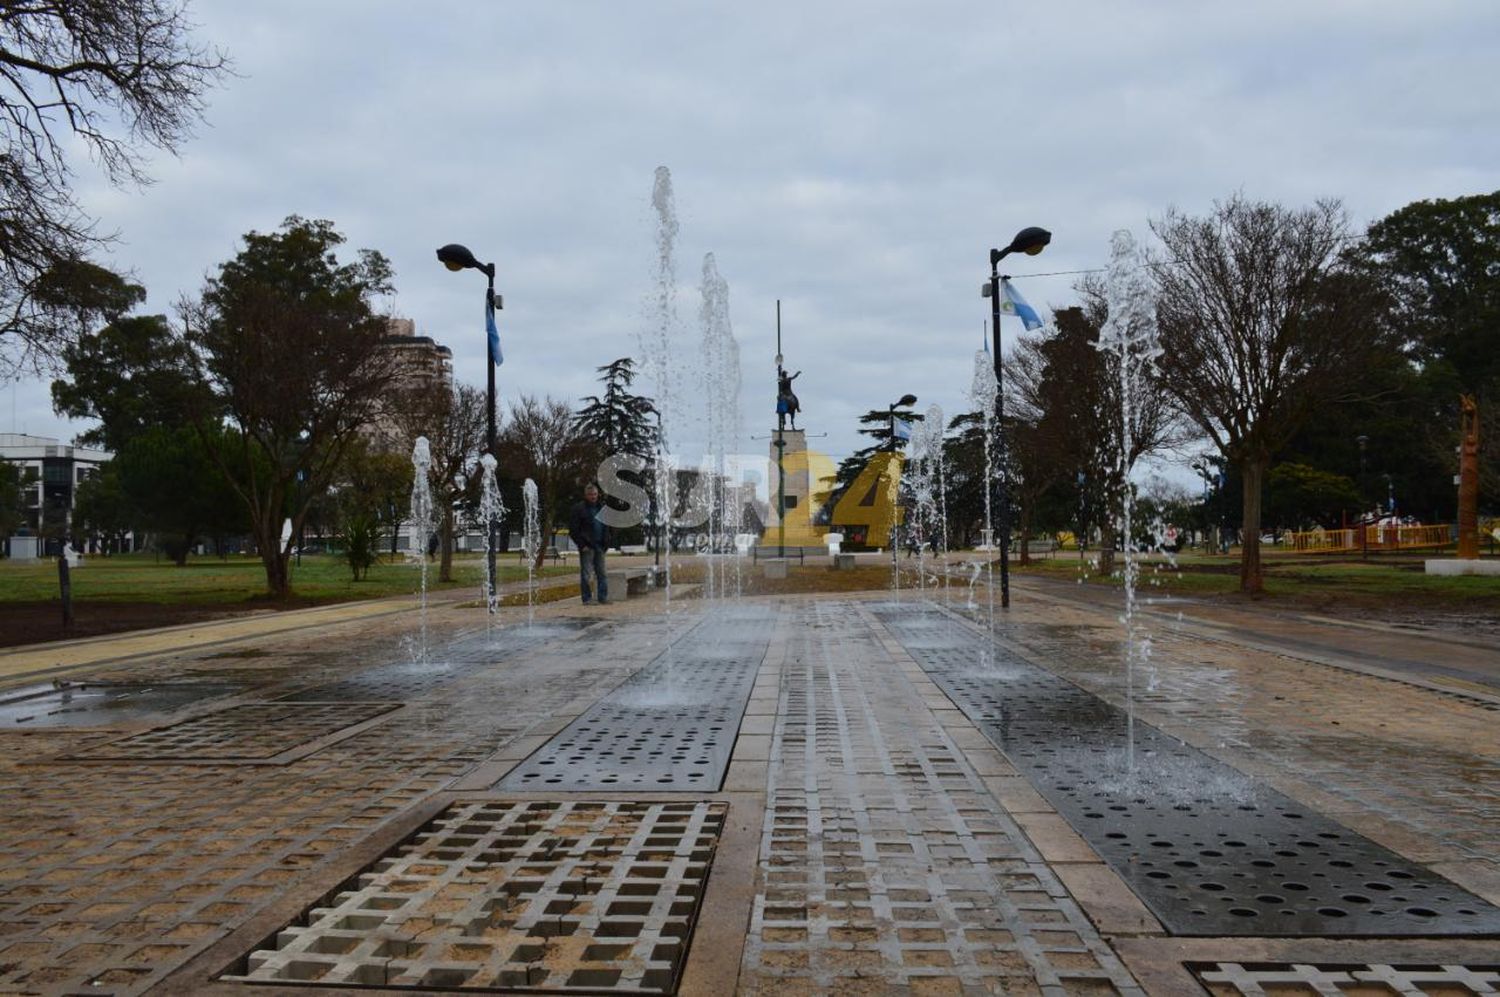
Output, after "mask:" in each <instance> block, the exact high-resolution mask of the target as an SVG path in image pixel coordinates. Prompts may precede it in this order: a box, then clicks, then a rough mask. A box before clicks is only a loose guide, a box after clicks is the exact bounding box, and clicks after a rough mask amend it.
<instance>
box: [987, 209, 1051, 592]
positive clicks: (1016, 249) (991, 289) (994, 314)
mask: <svg viewBox="0 0 1500 997" xmlns="http://www.w3.org/2000/svg"><path fill="white" fill-rule="evenodd" d="M1051 241H1052V233H1051V232H1048V231H1047V230H1046V229H1044V228H1037V227H1036V226H1031V227H1030V228H1023V229H1022V230H1021V231H1019V232H1017V233H1016V237H1015V238H1014V239H1012V240H1011V241H1010V245H1009V246H1006V247H1005V248H1004V249H991V250H990V282H989V286H988V287H987V288H986V289H985V296H986V297H987V298H989V299H990V335H991V337H993V342H994V353H993V356H994V363H995V442H996V444H997V450H998V451H999V453H998V455H997V456H998V459H999V463H1000V468H999V473H998V474H997V475H996V476H995V504H996V505H997V506H998V507H999V512H1000V608H1002V609H1009V608H1010V489H1009V483H1010V482H1009V479H1010V470H1009V468H1008V466H1007V463H1008V462H1007V460H1006V441H1005V392H1004V390H1003V385H1004V380H1003V374H1002V371H1001V361H1000V280H1001V276H1000V261H1001V260H1003V259H1005V257H1007V256H1009V255H1010V254H1011V253H1025V254H1026V255H1027V256H1035V255H1036V254H1037V253H1040V252H1041V251H1042V250H1043V249H1045V248H1046V247H1047V244H1048V243H1050V242H1051ZM1007 279H1008V278H1007Z"/></svg>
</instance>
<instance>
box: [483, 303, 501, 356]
mask: <svg viewBox="0 0 1500 997" xmlns="http://www.w3.org/2000/svg"><path fill="white" fill-rule="evenodd" d="M484 331H485V332H486V333H487V334H488V335H489V338H490V363H492V364H494V365H495V366H496V367H498V366H500V365H501V364H503V363H505V356H504V354H502V353H501V352H500V330H499V329H496V328H495V299H494V298H493V297H491V296H488V295H486V296H485V299H484Z"/></svg>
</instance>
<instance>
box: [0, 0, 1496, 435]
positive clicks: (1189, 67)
mask: <svg viewBox="0 0 1500 997" xmlns="http://www.w3.org/2000/svg"><path fill="white" fill-rule="evenodd" d="M193 11H194V13H195V15H196V17H197V18H198V20H199V21H200V22H201V23H202V25H203V27H202V31H201V35H202V37H203V38H204V39H207V40H211V41H214V42H216V43H218V44H221V45H223V46H224V47H226V48H227V49H228V50H229V51H230V52H231V54H232V55H233V56H234V58H235V59H236V62H237V66H238V69H239V71H240V73H241V74H242V76H241V78H240V79H237V80H233V81H231V82H230V83H229V85H228V86H227V88H226V89H225V90H224V91H222V92H221V93H219V94H218V95H217V96H216V97H215V99H214V101H213V105H212V107H211V109H210V112H209V120H210V124H209V126H208V127H205V128H204V129H202V131H201V134H200V135H199V136H198V137H197V138H196V139H195V140H194V141H193V142H192V143H190V144H189V145H188V146H187V147H186V148H185V149H184V151H183V155H182V157H181V158H180V159H178V160H171V159H163V160H161V161H159V162H157V163H156V165H155V168H154V170H155V175H156V177H157V179H158V182H157V183H156V184H155V185H154V186H153V187H151V188H149V189H148V190H146V191H144V192H134V191H125V192H118V191H112V190H109V189H107V188H105V187H102V186H100V185H99V184H98V183H97V181H96V180H93V179H92V178H91V177H90V174H89V172H88V167H87V166H84V167H83V169H82V170H81V172H82V174H83V176H84V177H85V180H86V186H85V189H84V197H85V201H86V203H87V205H88V207H89V208H90V210H92V211H94V212H96V213H97V214H98V215H99V216H100V218H101V219H102V221H103V224H104V226H105V227H107V228H113V229H118V230H120V231H121V233H122V236H123V241H122V243H121V245H120V246H119V248H118V251H117V253H116V256H115V260H114V262H115V263H116V264H117V265H119V266H121V267H126V268H130V269H133V270H134V271H135V272H136V273H137V274H138V276H139V277H140V278H141V279H142V280H143V281H144V282H145V283H146V284H147V287H148V289H149V291H150V292H151V300H150V302H149V307H151V308H152V309H155V310H166V309H168V308H169V307H170V305H171V303H172V302H173V301H174V300H175V299H176V298H177V297H178V296H179V295H180V294H183V293H191V292H193V291H195V290H196V289H197V288H198V286H199V285H200V284H201V281H202V277H203V274H204V272H205V270H207V269H209V268H211V267H212V266H213V265H214V264H215V263H217V262H219V261H222V260H224V259H226V258H227V257H228V256H230V255H231V254H232V253H233V252H234V251H235V247H236V241H237V239H238V237H239V236H240V235H241V234H242V233H243V232H245V231H246V230H248V229H251V228H256V229H261V230H267V229H270V228H273V227H275V226H276V225H277V224H278V223H279V222H280V220H281V219H282V218H283V217H284V216H285V215H287V214H290V213H292V212H297V213H300V214H304V215H309V216H315V217H327V218H331V219H333V220H334V221H335V222H336V223H337V224H338V225H339V227H340V228H341V229H342V230H343V231H344V232H345V233H346V234H347V235H348V236H349V242H350V246H351V247H365V246H368V247H372V248H378V249H380V250H382V251H383V252H385V253H386V254H387V255H389V256H390V257H391V259H392V260H393V262H394V263H395V266H396V271H397V286H398V289H399V293H398V294H397V296H396V297H395V299H394V301H393V302H392V305H393V307H394V308H395V309H396V310H397V311H398V312H399V313H401V314H403V315H406V316H409V317H411V318H414V319H416V320H417V322H418V325H419V326H420V327H421V329H422V331H424V332H426V333H428V334H430V335H433V336H436V337H437V338H438V339H440V340H442V341H444V342H446V343H447V344H448V345H449V346H451V347H452V348H453V350H454V354H455V361H456V370H457V373H458V375H459V376H460V377H461V378H462V379H464V380H468V381H471V382H473V383H483V356H484V352H483V336H482V331H481V329H482V326H481V323H480V315H479V310H480V304H481V293H482V285H481V282H480V280H479V278H477V277H475V276H474V275H472V274H460V275H453V274H449V273H448V272H446V271H444V270H442V269H441V268H439V267H438V266H437V264H436V263H435V261H434V259H433V256H432V250H433V248H434V247H436V246H438V245H440V244H442V243H445V242H449V241H461V242H465V243H467V244H468V245H470V246H471V247H472V248H473V249H474V250H475V251H476V252H477V253H479V254H480V255H481V256H482V257H485V258H492V259H494V260H495V261H496V262H497V264H498V265H499V268H500V274H501V276H500V284H501V286H502V289H503V290H504V292H505V294H506V300H507V309H506V311H505V313H504V315H503V318H502V325H503V336H504V339H505V342H506V356H507V362H506V364H505V365H504V367H502V368H501V370H500V375H499V383H500V387H501V391H502V394H503V395H505V396H507V397H513V396H514V395H515V394H516V393H517V392H519V391H528V392H535V393H551V394H555V395H559V396H562V397H566V398H570V399H576V398H577V397H578V396H580V395H582V394H585V393H588V392H590V391H592V390H593V377H594V374H593V368H594V367H595V366H597V365H600V364H603V363H605V362H607V361H609V360H611V359H613V358H614V357H616V356H620V355H623V354H626V353H634V352H635V351H636V343H637V340H636V335H637V332H638V330H639V329H640V328H641V326H642V324H643V316H644V299H645V297H646V295H647V293H648V291H649V280H650V269H651V263H652V248H651V227H650V226H651V218H650V201H649V199H650V190H651V181H652V170H653V169H654V168H655V167H656V166H657V165H658V164H662V163H665V164H667V165H669V166H670V167H671V168H672V171H673V175H674V180H675V182H676V189H677V199H678V208H679V212H680V215H681V220H682V236H681V252H680V255H679V271H678V278H679V281H680V283H681V284H682V286H683V288H684V293H683V297H682V300H681V302H680V314H681V316H682V318H683V319H684V321H685V323H688V324H689V325H690V326H691V325H692V323H693V319H694V316H695V315H696V310H697V308H696V304H697V303H696V296H695V293H694V291H693V289H694V288H695V287H696V283H697V275H698V268H699V264H700V261H701V258H702V255H703V253H704V252H707V251H710V250H712V251H713V252H715V254H716V256H717V259H718V264H719V268H720V271H721V272H722V273H723V275H724V276H725V278H726V279H727V280H728V281H729V285H730V294H731V298H730V301H731V308H732V317H733V320H734V327H735V331H736V333H737V335H738V338H739V341H740V345H741V356H742V359H743V363H744V369H745V384H744V387H743V391H742V397H743V400H744V406H745V423H744V430H743V432H744V434H745V435H746V436H749V435H752V434H759V435H763V434H764V433H765V431H766V429H768V428H769V427H770V426H771V425H772V418H773V417H772V411H773V410H772V401H773V394H774V384H773V381H772V374H773V368H772V362H771V358H772V355H773V353H774V314H775V313H774V302H775V299H776V298H778V297H779V298H781V299H783V302H784V304H783V308H784V314H785V324H786V331H787V346H786V352H787V358H788V363H789V364H790V365H792V366H793V367H794V368H801V369H803V370H805V371H806V374H805V375H804V376H803V378H802V380H800V381H799V382H798V389H799V394H800V395H801V396H802V399H803V401H804V405H805V412H806V422H807V424H808V426H809V428H810V429H812V430H813V431H817V432H824V431H826V432H827V433H828V434H829V435H828V437H827V438H826V440H825V441H824V442H826V443H827V445H828V449H829V450H830V451H831V452H833V453H835V454H838V455H842V454H844V453H847V452H849V451H850V450H852V449H854V448H855V447H856V446H858V445H859V442H858V437H857V436H856V434H855V432H854V429H855V426H854V418H855V416H856V415H857V414H858V413H859V412H861V411H864V410H865V409H868V408H872V407H877V406H883V405H884V404H885V403H886V402H888V401H890V400H892V399H894V398H895V397H898V396H899V395H900V394H902V393H903V392H906V391H912V392H915V393H916V394H917V395H919V396H920V397H921V399H922V405H923V407H924V408H925V406H926V405H927V404H928V403H929V402H934V401H935V402H938V403H940V404H941V405H942V406H943V407H944V409H945V410H946V411H947V412H948V413H949V414H950V415H951V414H953V413H956V412H958V411H961V410H962V408H963V392H964V389H965V388H966V386H967V384H968V380H969V371H970V361H971V357H972V354H973V351H974V350H975V349H976V348H978V347H979V345H980V342H981V339H980V335H981V328H982V323H983V321H984V319H985V317H986V315H987V306H986V303H985V302H984V301H983V300H982V299H981V298H980V297H979V294H978V288H979V283H980V281H981V280H982V279H983V277H984V276H985V275H986V273H987V262H986V252H987V250H988V248H989V247H990V246H991V245H997V244H1003V243H1004V242H1005V241H1007V240H1008V239H1009V237H1010V235H1011V234H1013V233H1014V231H1015V230H1016V229H1018V228H1020V227H1022V226H1024V225H1029V224H1042V225H1045V226H1047V227H1048V228H1050V229H1052V230H1053V231H1054V233H1055V241H1054V244H1053V246H1052V247H1051V248H1049V250H1048V252H1047V253H1046V254H1045V255H1043V256H1041V257H1037V258H1035V259H1027V260H1024V261H1020V262H1017V263H1016V264H1015V266H1014V268H1013V272H1014V273H1015V274H1016V275H1017V278H1018V284H1019V286H1020V287H1021V288H1022V289H1023V291H1024V292H1025V293H1026V294H1027V296H1028V297H1029V298H1030V299H1031V301H1032V302H1033V304H1036V305H1038V306H1043V305H1048V304H1051V305H1063V304H1066V303H1068V302H1069V301H1070V300H1071V298H1072V294H1071V289H1070V288H1071V281H1072V279H1073V278H1071V277H1033V278H1030V279H1027V278H1026V277H1025V274H1026V273H1027V272H1028V271H1029V272H1031V273H1033V274H1035V273H1041V272H1047V271H1056V270H1074V269H1079V268H1083V267H1089V266H1099V265H1102V263H1103V262H1104V260H1105V257H1106V254H1107V240H1108V236H1109V233H1110V231H1111V230H1113V229H1115V228H1117V227H1122V226H1123V227H1130V228H1133V229H1134V230H1135V231H1136V232H1137V233H1138V234H1139V235H1141V236H1142V237H1144V236H1145V229H1146V219H1147V218H1148V217H1149V216H1151V215H1154V214H1157V213H1159V212H1160V211H1161V210H1163V209H1164V208H1165V207H1166V206H1167V205H1169V204H1176V205H1178V206H1180V207H1182V208H1183V209H1184V210H1188V211H1202V210H1204V209H1206V208H1207V207H1208V206H1209V204H1210V203H1211V202H1212V200H1213V199H1214V198H1216V197H1222V196H1223V195H1225V194H1227V193H1228V192H1230V191H1232V190H1235V189H1239V188H1243V189H1244V190H1245V191H1246V193H1247V194H1249V195H1251V196H1255V197H1264V198H1274V199H1281V200H1285V201H1287V202H1290V203H1302V202H1306V201H1308V200H1311V199H1312V198H1315V197H1319V196H1324V195H1335V196H1341V197H1343V198H1344V199H1345V200H1346V202H1347V204H1348V205H1349V208H1350V211H1351V214H1352V215H1353V217H1354V218H1355V219H1356V221H1358V222H1364V221H1367V220H1370V219H1373V218H1376V217H1379V216H1381V215H1383V214H1385V213H1386V212H1388V211H1390V210H1393V209H1394V208H1397V207H1399V206H1401V205H1402V204H1405V203H1407V202H1409V201H1411V200H1414V199H1418V198H1424V197H1439V196H1456V195H1460V194H1465V193H1473V192H1477V191H1483V190H1492V189H1495V188H1496V187H1500V166H1497V164H1500V138H1497V136H1500V128H1497V125H1500V120H1497V117H1500V115H1497V106H1496V98H1495V95H1494V87H1493V79H1494V72H1493V53H1494V52H1495V51H1496V50H1497V48H1500V46H1497V42H1500V8H1496V7H1494V6H1492V5H1484V4H1477V3H1461V2H1435V3H1427V4H1422V5H1412V4H1401V3H1395V2H1361V3H1354V2H1333V3H1324V4H1307V3H1291V2H1286V0H1276V2H1271V3H1262V4H1254V5H1240V6H1237V7H1233V8H1231V7H1227V6H1224V5H1217V4H1202V3H1192V2H1185V0H1174V2H1166V3H1156V4H1150V5H1144V4H1117V3H1107V2H1102V0H1101V2H1088V3H1082V2H1080V3H1062V4H1051V5H1037V4H1020V3H1006V4H995V3H984V4H981V3H952V2H937V3H928V4H921V5H916V4H901V3H868V2H863V3H823V4H815V5H804V4H792V3H770V4H757V5H737V6H734V7H730V6H728V5H710V4H701V3H688V2H680V3H646V4H610V3H603V2H596V3H568V4H548V5H537V4H522V3H498V2H497V3H488V4H470V5H467V6H465V7H457V6H451V5H439V6H435V7H434V6H431V5H427V6H421V7H417V6H414V5H409V4H399V3H395V2H380V3H372V2H358V3H356V2H352V0H346V2H341V3H330V2H322V3H318V4H305V3H294V2H290V0H284V2H261V3H255V4H244V3H235V2H230V0H215V2H206V0H197V2H196V3H195V4H194V7H193ZM692 331H693V333H694V334H696V330H695V329H693V330H692ZM1005 331H1006V336H1007V339H1010V338H1011V337H1012V336H1013V335H1014V334H1015V332H1016V330H1013V329H1010V328H1007V329H1006V330H1005ZM13 397H14V399H15V402H16V407H17V421H18V422H19V423H23V424H24V425H25V428H27V429H28V430H30V431H33V432H52V433H58V434H61V435H69V434H70V433H71V432H73V431H75V430H74V429H72V428H70V427H66V426H64V425H62V424H61V423H59V422H58V421H57V420H55V419H53V418H52V417H51V416H50V411H49V410H50V406H49V404H48V401H47V397H46V391H45V386H44V385H43V384H40V383H34V384H33V383H28V384H22V385H19V386H18V387H16V388H15V389H14V391H13ZM4 415H5V412H4V408H0V419H4ZM6 428H9V425H8V424H7V425H6Z"/></svg>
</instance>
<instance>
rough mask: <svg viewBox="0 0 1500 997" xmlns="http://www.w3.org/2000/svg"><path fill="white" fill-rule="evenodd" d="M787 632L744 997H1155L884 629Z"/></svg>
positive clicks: (842, 623)
mask: <svg viewBox="0 0 1500 997" xmlns="http://www.w3.org/2000/svg"><path fill="white" fill-rule="evenodd" d="M789 615H790V620H789V621H788V622H789V623H790V625H791V626H792V627H793V628H794V629H793V634H792V637H791V646H790V651H789V654H790V657H789V660H788V661H787V662H786V664H785V665H784V668H783V672H782V676H783V677H782V688H781V702H780V707H779V709H778V717H777V723H776V726H775V733H774V737H773V743H772V750H771V768H770V779H769V786H768V806H767V812H766V817H765V827H764V832H763V837H762V843H761V852H760V878H761V889H760V892H759V894H758V896H757V897H756V900H755V908H754V913H753V916H752V921H751V932H750V937H749V940H748V942H747V946H746V951H745V959H744V968H743V972H742V974H741V978H740V980H741V989H742V990H743V991H744V992H747V993H765V994H795V993H802V994H822V993H829V992H833V993H912V994H926V993H997V992H1003V993H1009V994H1026V993H1049V994H1064V993H1066V994H1090V993H1098V994H1112V993H1139V990H1138V989H1137V988H1136V987H1135V984H1134V983H1133V981H1132V980H1131V978H1130V976H1129V974H1128V973H1127V972H1126V971H1125V970H1124V968H1123V967H1122V966H1121V965H1120V963H1119V961H1118V960H1117V959H1116V958H1115V956H1114V955H1113V954H1112V953H1111V952H1110V950H1109V948H1108V947H1107V946H1106V945H1105V944H1104V942H1103V941H1102V940H1101V939H1100V938H1099V936H1098V934H1097V933H1096V932H1095V931H1094V929H1093V928H1092V926H1091V925H1090V924H1089V922H1088V920H1087V919H1086V918H1085V917H1084V915H1083V914H1082V913H1081V912H1080V910H1079V909H1078V907H1077V905H1076V904H1075V903H1074V902H1073V901H1072V900H1071V899H1070V898H1069V896H1068V895H1067V892H1066V890H1064V889H1063V887H1062V886H1061V884H1060V883H1059V882H1058V881H1057V879H1056V878H1055V877H1054V876H1053V874H1052V873H1051V872H1050V871H1049V870H1048V868H1047V866H1046V865H1045V864H1044V863H1043V862H1042V861H1041V859H1040V857H1039V856H1038V855H1037V854H1036V853H1035V851H1033V849H1032V848H1031V846H1030V845H1029V843H1028V842H1027V841H1026V839H1025V838H1024V836H1023V835H1022V834H1021V831H1020V830H1019V828H1018V827H1017V826H1016V825H1015V823H1014V822H1013V821H1012V820H1011V819H1010V817H1009V816H1008V815H1007V814H1006V813H1005V811H1004V810H1003V809H1002V808H1001V807H1000V806H999V804H997V803H996V802H995V800H994V799H993V798H992V797H990V796H989V795H988V794H987V793H986V792H985V790H984V788H983V785H982V783H981V782H980V780H979V777H978V776H977V775H976V774H975V773H974V771H973V770H972V769H971V768H970V767H969V765H968V764H967V763H966V762H965V761H964V759H963V755H962V753H961V752H959V751H958V750H957V748H956V747H955V746H954V744H953V743H952V741H951V740H950V739H949V737H948V736H947V734H946V733H945V732H944V731H943V729H942V727H941V726H940V725H939V723H938V721H937V719H936V717H935V716H934V715H933V713H932V712H931V711H930V710H929V708H928V707H927V706H926V705H925V704H924V703H923V701H922V699H921V698H920V697H919V695H918V694H917V692H916V690H915V688H914V687H913V686H912V684H911V681H910V680H909V679H908V678H907V677H906V675H904V674H903V673H902V671H901V669H900V667H899V666H898V664H897V662H895V661H894V660H893V659H892V658H891V657H890V656H889V655H888V654H886V652H885V650H884V648H883V646H882V645H881V644H880V643H879V641H878V640H877V639H876V637H875V631H874V630H873V629H872V624H873V621H872V619H871V618H870V617H869V616H868V615H866V614H862V613H860V612H859V610H857V609H856V608H855V607H854V606H852V605H851V604H849V603H837V602H819V603H804V604H801V605H797V606H794V607H792V608H791V609H790V610H789Z"/></svg>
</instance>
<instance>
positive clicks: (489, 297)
mask: <svg viewBox="0 0 1500 997" xmlns="http://www.w3.org/2000/svg"><path fill="white" fill-rule="evenodd" d="M484 273H485V276H486V277H487V278H488V280H489V284H488V286H487V287H486V288H485V291H484V301H485V305H486V306H488V307H489V308H490V309H491V310H493V309H494V308H495V265H494V264H493V263H491V264H490V265H489V266H488V267H487V268H486V269H485V272H484ZM486 332H488V330H486ZM484 360H485V363H484V371H485V374H486V375H487V376H486V377H485V399H486V404H485V413H484V414H485V416H486V417H487V422H486V424H485V432H484V448H485V449H486V450H488V451H489V454H490V456H491V457H493V458H495V466H496V467H499V466H500V455H499V454H498V453H496V452H495V358H494V357H492V356H490V344H489V337H488V335H486V336H485V343H484ZM495 487H496V489H498V488H499V487H500V485H499V482H496V484H495ZM487 519H488V522H486V523H485V531H486V535H487V536H488V537H489V543H488V545H487V546H486V549H485V552H484V563H485V570H486V571H488V572H489V583H488V588H489V591H487V592H485V594H484V603H485V605H486V606H488V607H490V612H494V607H495V604H496V603H495V587H496V585H495V583H496V578H495V548H496V546H498V540H499V536H498V534H499V524H498V523H496V522H495V516H494V513H493V511H492V512H491V513H490V515H489V516H488V517H487Z"/></svg>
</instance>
